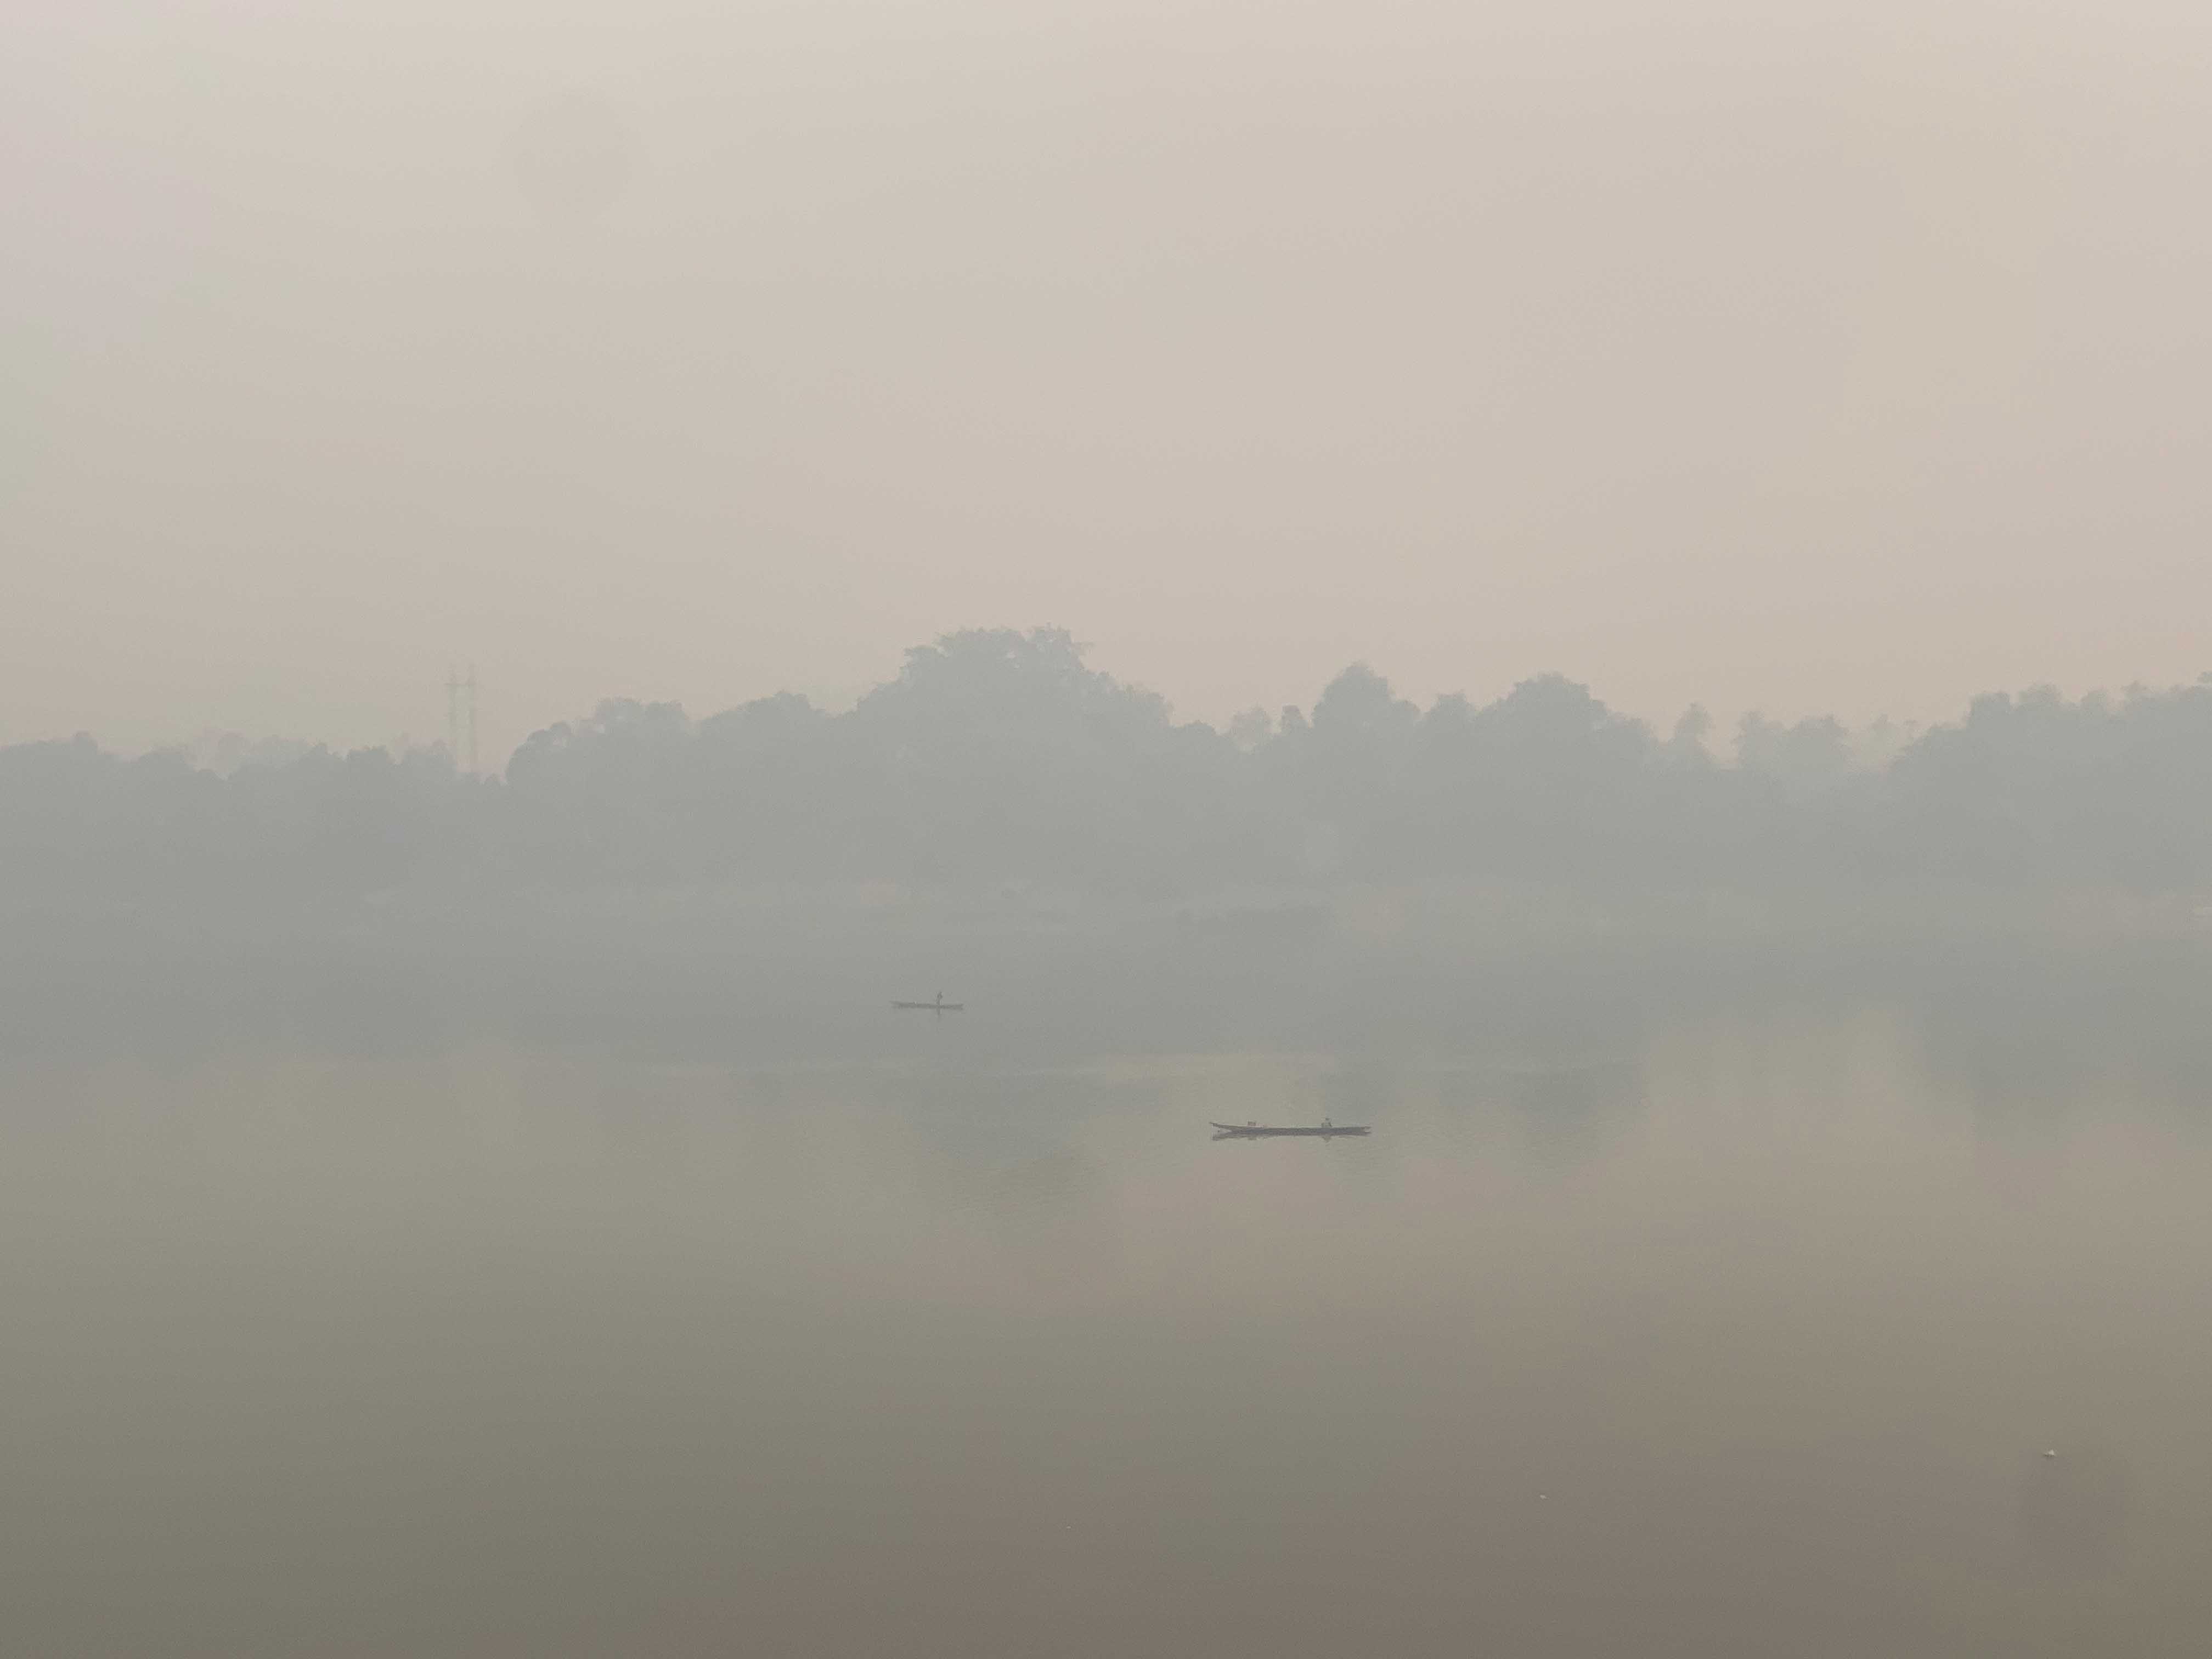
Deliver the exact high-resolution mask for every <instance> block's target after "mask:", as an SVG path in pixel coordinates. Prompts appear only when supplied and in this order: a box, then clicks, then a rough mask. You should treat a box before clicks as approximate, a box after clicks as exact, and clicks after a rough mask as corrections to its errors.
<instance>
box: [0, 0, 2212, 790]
mask: <svg viewBox="0 0 2212 1659" xmlns="http://www.w3.org/2000/svg"><path fill="white" fill-rule="evenodd" d="M2208 16H2212V14H2208V13H2206V12H2205V10H2204V9H2203V8H2202V7H2201V6H2197V5H2184V4H2181V3H2179V0H2160V3H2155V4H2154V3H2148V0H2118V3H2115V4H2109V5H2092V4H2089V3H2072V4H2050V3H2046V4H2041V5H2034V4H2023V3H2020V0H2004V3H1996V0H1988V3H1966V4H1941V5H1934V6H1931V5H1929V4H1926V3H1924V0H1915V3H1903V0H1876V3H1871V4H1869V3H1863V0H1862V3H1845V0H1817V3H1805V4H1797V5H1790V4H1777V3H1773V0H1758V3H1753V0H1740V3H1729V0H1691V3H1686V4H1680V5H1676V6H1674V7H1671V8H1667V9H1663V15H1662V9H1658V8H1654V7H1651V6H1650V5H1648V4H1644V3H1641V0H1602V3H1594V0H1581V3H1575V0H1568V3H1555V0H1508V3H1499V4H1492V5H1488V6H1473V5H1468V4H1466V3H1464V0H1432V3H1416V0H1362V3H1358V4H1354V3H1350V0H1326V3H1308V4H1304V5H1285V6H1260V5H1253V4H1245V3H1229V0H1178V3H1176V4H1173V5H1170V4H1167V3H1164V0H1112V3H1107V0H1071V3H1066V4H1060V5H1037V4H1036V3H1034V0H1024V3H1015V0H933V3H931V4H928V5H915V4H911V3H907V4H900V3H892V0H783V3H777V4H766V3H746V0H720V3H711V4H710V3H706V0H634V3H623V4H616V3H613V0H594V3H581V0H567V3H559V0H528V3H526V0H383V3H380V4H376V5H364V4H359V3H338V0H319V3H318V0H228V3H219V0H196V3H170V4H160V3H145V0H140V3H130V4H125V3H122V0H31V3H30V4H29V6H28V8H27V9H19V11H18V12H17V14H16V15H15V27H14V28H13V29H11V31H10V51H9V53H8V54H7V55H6V58H5V60H4V61H0V189H4V192H5V197H6V199H7V200H8V201H9V203H10V204H11V205H13V206H14V208H15V212H14V213H13V214H12V215H11V222H12V223H13V224H14V225H15V233H16V234H15V235H14V236H13V237H11V239H10V247H9V257H8V258H7V259H5V260H4V261H0V314H4V317H5V319H6V323H7V332H6V335H5V339H6V343H7V357H8V373H7V374H6V377H5V389H4V392H0V439H4V445H0V561H4V565H0V571H4V574H5V576H6V579H7V580H6V587H5V592H6V594H7V598H8V603H7V604H6V605H5V606H4V608H0V741H9V740H15V739H21V738H33V737H45V736H54V735H65V734H67V733H68V732H72V731H75V730H77V729H80V728H84V729H89V730H91V731H93V732H95V733H97V734H100V735H101V736H102V737H104V738H107V739H109V740H110V741H112V742H114V743H116V744H118V745H120V746H125V747H132V746H138V745H142V744H150V743H154V742H159V741H163V740H167V739H173V738H184V737H188V736H190V735H191V734H192V733H194V732H198V731H201V730H203V729H205V728H210V727H232V728H237V729H241V730H244V731H246V732H280V733H288V734H297V735H305V736H311V737H318V738H330V739H332V740H334V741H337V742H339V743H358V742H381V741H388V740H390V739H392V738H395V737H397V736H398V734H399V733H401V732H411V733H412V734H413V735H414V736H416V737H417V738H434V737H435V736H437V735H440V734H441V732H442V729H443V722H444V694H443V691H442V690H441V685H442V682H443V680H444V678H445V675H446V672H447V667H448V665H449V664H451V663H453V661H455V660H459V661H462V662H464V663H465V662H466V661H468V660H470V659H473V660H474V661H475V662H476V664H477V666H478V669H479V671H480V672H481V674H482V675H483V679H484V681H485V684H486V691H485V714H484V721H485V738H486V750H487V754H488V756H490V755H495V754H500V753H503V752H504V750H505V749H506V747H507V746H508V745H511V744H512V743H513V742H514V741H516V740H518V739H519V738H520V737H521V736H522V735H523V734H524V733H525V732H527V731H528V730H529V729H530V728H532V726H537V725H540V724H543V723H544V722H546V721H549V720H555V719H558V718H561V717H563V716H565V715H568V714H573V713H577V712H580V711H582V710H584V709H586V708H589V706H590V705H591V704H592V702H594V701H595V700H596V699H597V698H599V696H605V695H628V696H647V697H667V698H674V699H678V700H680V701H682V702H684V703H686V704H687V705H689V706H690V708H693V709H694V711H695V712H699V713H705V712H709V711H711V710H713V709H715V708H721V707H725V706H727V705H728V704H730V703H732V702H738V701H740V700H742V699H744V698H746V697H750V696H758V695H762V694H763V693H765V692H768V691H771V690H777V689H780V688H783V687H795V688H799V689H803V690H811V691H814V692H816V693H817V694H819V695H823V696H828V697H831V698H836V697H840V696H849V695H851V694H852V693H853V692H854V691H856V690H860V688H862V687H864V686H866V684H870V683H871V682H872V681H874V680H876V679H878V678H884V677H885V676H887V675H888V674H890V672H892V671H894V670H895V669H896V664H897V660H898V655H899V653H900V651H901V650H902V648H903V647H906V646H908V645H909V644H912V643H915V642H918V641H922V640H925V639H927V638H928V637H929V636H931V635H933V634H936V633H938V632H939V631H942V630H944V629H951V628H955V627H960V626H966V625H973V624H1000V623H1007V624H1017V625H1022V626H1029V625H1033V624H1036V623H1052V624H1057V625H1060V626H1065V627H1066V628H1068V629H1072V630H1073V632H1074V633H1075V634H1076V635H1078V636H1079V638H1082V639H1085V640H1087V641H1091V642H1092V643H1093V645H1094V647H1095V650H1094V653H1093V659H1094V660H1095V661H1096V662H1097V665H1100V666H1102V667H1104V668H1107V669H1109V670H1111V671H1115V672H1116V673H1119V674H1121V675H1124V676H1126V677H1127V678H1133V679H1135V680H1138V681H1140V682H1142V683H1144V684H1149V685H1151V686H1152V687H1153V688H1154V689H1156V690H1159V691H1161V692H1163V693H1164V694H1165V695H1166V696H1169V697H1170V699H1171V700H1173V701H1174V702H1175V703H1176V706H1177V707H1178V708H1179V709H1181V710H1182V711H1183V712H1185V713H1187V714H1193V715H1197V716H1202V717H1206V718H1225V717H1226V716H1227V715H1228V714H1231V713H1233V712H1234V711H1235V710H1236V709H1237V708H1241V707H1243V706H1245V705H1248V704H1250V703H1254V702H1259V703H1264V704H1267V705H1270V706H1273V705H1274V704H1278V703H1280V702H1285V701H1295V702H1310V701H1311V699H1312V697H1313V696H1314V694H1315V692H1316V690H1318V688H1319V686H1320V685H1321V684H1322V682H1323V681H1325V680H1326V679H1327V678H1328V677H1329V676H1330V675H1331V674H1333V673H1334V671H1336V670H1337V669H1338V668H1340V667H1341V666H1342V665H1344V664H1345V663H1346V662H1347V661H1348V660H1351V659H1354V658H1364V659H1368V660H1370V661H1371V662H1372V663H1374V665H1376V667H1378V668H1380V669H1381V670H1383V671H1384V672H1386V673H1388V674H1389V675H1391V676H1392V678H1394V679H1395V681H1396V682H1397V683H1398V684H1400V685H1401V688H1402V689H1403V690H1406V691H1407V692H1409V693H1411V694H1413V695H1416V696H1423V697H1426V696H1431V695H1432V694H1434V693H1435V692H1437V691H1439V690H1454V689H1462V690H1466V691H1468V693H1470V694H1471V695H1474V696H1479V697H1486V696H1493V695H1495V694H1496V693H1498V691H1500V690H1504V688H1505V687H1507V686H1509V685H1510V684H1511V683H1512V682H1513V681H1515V680H1516V679H1518V678H1523V677H1525V676H1527V675H1528V674H1531V673H1534V672H1539V671H1544V670H1547V669H1559V670H1561V671H1565V672H1567V673H1570V674H1572V675H1574V676H1575V677H1577V678H1581V679H1584V680H1587V681H1589V683H1590V684H1592V685H1593V686H1594V687H1595V689H1596V690H1597V691H1598V692H1599V694H1600V695H1601V696H1604V697H1606V698H1607V699H1608V700H1609V701H1611V702H1614V703H1616V704H1617V705H1619V706H1621V707H1623V708H1627V709H1629V710H1631V711H1632V712H1634V713H1637V714H1644V715H1645V716H1647V717H1649V718H1650V719H1652V720H1655V721H1659V722H1662V723H1663V722H1665V721H1668V720H1671V719H1672V718H1673V716H1674V714H1675V713H1676V712H1677V711H1679V709H1680V708H1681V707H1682V706H1683V705H1684V704H1685V703H1686V702H1690V701H1692V700H1693V699H1694V700H1700V701H1703V702H1705V703H1706V704H1707V705H1708V706H1709V707H1711V708H1713V709H1714V710H1715V711H1716V712H1717V713H1719V714H1722V715H1723V717H1724V718H1730V717H1732V716H1733V715H1734V714H1735V713H1738V712H1741V710H1743V709H1745V708H1753V707H1758V708H1765V709H1766V710H1768V711H1769V712H1771V713H1774V714H1780V715H1786V716H1795V715H1796V714H1804V713H1808V712H1826V711H1834V712H1837V713H1838V714H1843V715H1844V716H1845V717H1847V718H1850V719H1852V720H1863V719H1865V718H1868V717H1870V716H1872V715H1873V714H1877V713H1881V712H1888V713H1891V714H1896V715H1898V716H1900V717H1906V718H1911V717H1917V718H1922V719H1926V718H1931V717H1941V716H1943V715H1947V714H1952V713H1954V712H1955V711H1956V709H1957V708H1958V707H1959V706H1960V704H1961V703H1962V702H1963V701H1964V699H1965V698H1966V696H1968V695H1969V694H1971V693H1972V692H1974V691H1977V690H1985V689H1991V688H1996V687H2016V686H2020V685H2022V684H2028V683H2031V682H2033V681H2038V680H2052V681H2056V682H2057V683H2058V684H2061V685H2063V686H2065V687H2067V688H2069V690H2082V689H2086V688H2087V687H2090V686H2093V685H2098V684H2107V685H2118V684H2125V683H2127V682H2130V681H2134V680H2142V681H2148V682H2151V683H2170V682H2174V681H2179V680H2187V679H2191V678H2195V677H2196V675H2197V673H2198V672H2200V671H2203V670H2204V669H2207V668H2212V647H2208V646H2207V644H2206V641H2205V639H2204V636H2203V629H2202V627H2201V618H2203V617H2204V616H2205V615H2206V614H2207V611H2208V602H2212V559H2208V557H2207V550H2208V536H2207V532H2208V529H2212V470H2208V468H2207V466H2206V465H2205V462H2206V458H2207V447H2208V445H2207V440H2208V437H2212V404H2208V400H2207V398H2206V395H2205V388H2206V386H2207V385H2208V383H2212V374H2208V369H2212V320H2208V317H2212V308H2208V303H2207V301H2206V299H2205V296H2206V295H2208V294H2212V216H2207V215H2206V214H2205V213H2204V212H2203V203H2204V202H2205V201H2206V200H2207V199H2208V195H2207V190H2206V186H2207V184H2208V182H2212V179H2208V173H2212V159H2208V158H2212V100H2208V99H2207V98H2206V96H2205V88H2206V87H2207V86H2212V21H2207V19H2208Z"/></svg>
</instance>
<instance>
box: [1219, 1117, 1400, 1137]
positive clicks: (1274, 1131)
mask: <svg viewBox="0 0 2212 1659" xmlns="http://www.w3.org/2000/svg"><path fill="white" fill-rule="evenodd" d="M1365 1133H1367V1126H1366V1125H1365V1124H1364V1123H1332V1122H1330V1121H1328V1119H1327V1118H1323V1119H1322V1121H1320V1123H1319V1124H1317V1125H1291V1126H1282V1127H1279V1126H1276V1125H1273V1124H1267V1123H1217V1124H1215V1125H1214V1126H1213V1138H1214V1139H1216V1140H1258V1139H1261V1138H1263V1137H1265V1136H1268V1135H1319V1136H1321V1137H1322V1138H1323V1139H1328V1138H1329V1137H1331V1136H1334V1135H1364V1134H1365Z"/></svg>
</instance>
